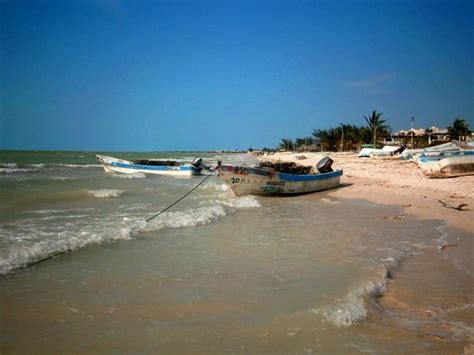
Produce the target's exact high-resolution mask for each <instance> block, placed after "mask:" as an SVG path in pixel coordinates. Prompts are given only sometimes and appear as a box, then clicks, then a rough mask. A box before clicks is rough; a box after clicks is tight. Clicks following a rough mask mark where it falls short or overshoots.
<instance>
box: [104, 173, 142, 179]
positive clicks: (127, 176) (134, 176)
mask: <svg viewBox="0 0 474 355" xmlns="http://www.w3.org/2000/svg"><path fill="white" fill-rule="evenodd" d="M109 175H110V176H113V177H116V178H121V179H144V178H146V175H145V174H144V173H131V174H109Z"/></svg>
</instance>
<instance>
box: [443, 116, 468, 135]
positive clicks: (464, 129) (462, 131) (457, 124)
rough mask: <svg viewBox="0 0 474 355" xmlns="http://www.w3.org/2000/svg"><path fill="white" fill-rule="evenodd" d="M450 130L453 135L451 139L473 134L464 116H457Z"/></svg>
mask: <svg viewBox="0 0 474 355" xmlns="http://www.w3.org/2000/svg"><path fill="white" fill-rule="evenodd" d="M448 132H449V134H450V135H451V139H454V138H457V139H459V137H465V136H468V135H470V134H471V130H470V129H469V124H468V123H466V121H465V120H464V119H462V118H456V119H455V120H454V121H453V124H452V126H451V127H448Z"/></svg>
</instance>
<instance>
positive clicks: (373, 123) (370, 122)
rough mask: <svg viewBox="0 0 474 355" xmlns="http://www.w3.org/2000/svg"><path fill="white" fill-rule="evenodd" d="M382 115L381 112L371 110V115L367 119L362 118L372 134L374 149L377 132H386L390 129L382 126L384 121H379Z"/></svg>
mask: <svg viewBox="0 0 474 355" xmlns="http://www.w3.org/2000/svg"><path fill="white" fill-rule="evenodd" d="M382 115H383V113H382V112H377V111H376V110H373V111H372V114H371V115H370V116H369V117H366V116H364V118H365V121H366V122H367V126H368V127H369V129H370V131H371V132H372V138H373V142H374V148H375V146H376V144H377V132H382V131H385V132H387V131H388V130H389V129H390V127H389V126H387V125H384V123H385V122H386V120H382V119H381V117H382Z"/></svg>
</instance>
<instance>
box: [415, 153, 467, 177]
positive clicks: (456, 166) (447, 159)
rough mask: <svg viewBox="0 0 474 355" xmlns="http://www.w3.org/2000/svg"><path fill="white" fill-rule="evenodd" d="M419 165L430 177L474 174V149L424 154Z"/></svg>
mask: <svg viewBox="0 0 474 355" xmlns="http://www.w3.org/2000/svg"><path fill="white" fill-rule="evenodd" d="M418 166H419V167H420V168H421V170H422V171H423V173H424V174H425V175H428V176H430V177H454V176H463V175H473V174H474V151H462V152H452V153H446V152H445V153H444V154H439V155H437V156H422V157H420V158H419V159H418Z"/></svg>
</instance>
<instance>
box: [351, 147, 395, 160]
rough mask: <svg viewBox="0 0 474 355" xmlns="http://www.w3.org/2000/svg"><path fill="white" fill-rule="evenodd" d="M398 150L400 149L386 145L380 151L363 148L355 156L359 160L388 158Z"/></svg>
mask: <svg viewBox="0 0 474 355" xmlns="http://www.w3.org/2000/svg"><path fill="white" fill-rule="evenodd" d="M399 149H400V147H397V146H392V145H386V146H384V147H383V148H382V149H378V148H367V147H363V148H362V149H361V150H360V152H359V154H358V155H357V156H358V157H359V158H374V157H389V156H392V155H393V154H394V152H396V151H397V150H399Z"/></svg>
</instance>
